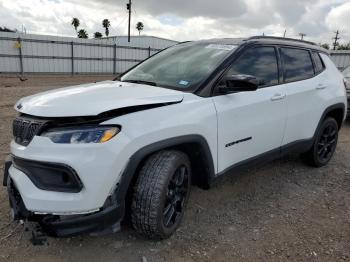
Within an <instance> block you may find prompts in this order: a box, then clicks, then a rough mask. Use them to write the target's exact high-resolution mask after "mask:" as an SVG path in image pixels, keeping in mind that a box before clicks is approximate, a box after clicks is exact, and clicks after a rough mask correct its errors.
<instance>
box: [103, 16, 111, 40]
mask: <svg viewBox="0 0 350 262" xmlns="http://www.w3.org/2000/svg"><path fill="white" fill-rule="evenodd" d="M102 26H103V27H104V28H105V33H106V36H108V35H109V27H110V26H111V22H109V20H108V19H103V21H102Z"/></svg>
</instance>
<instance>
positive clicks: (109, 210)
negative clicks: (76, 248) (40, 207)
mask: <svg viewBox="0 0 350 262" xmlns="http://www.w3.org/2000/svg"><path fill="white" fill-rule="evenodd" d="M123 215H124V207H123V206H120V205H118V204H117V203H114V204H113V205H111V206H109V207H106V208H104V209H102V210H100V211H98V212H96V213H93V214H86V215H78V216H77V215H75V216H71V217H70V216H62V217H64V219H63V220H61V219H60V217H59V216H52V215H46V216H43V217H42V218H41V219H40V220H39V221H38V222H39V224H40V226H41V227H42V228H43V230H44V231H45V232H46V233H47V234H48V235H50V236H54V237H71V236H76V235H80V234H86V233H91V232H101V231H103V230H105V229H106V228H108V227H110V226H112V225H114V224H116V223H119V222H120V221H121V219H122V218H123Z"/></svg>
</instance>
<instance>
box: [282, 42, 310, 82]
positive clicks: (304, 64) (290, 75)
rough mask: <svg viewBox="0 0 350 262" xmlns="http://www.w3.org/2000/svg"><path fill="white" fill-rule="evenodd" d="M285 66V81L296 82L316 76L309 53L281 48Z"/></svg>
mask: <svg viewBox="0 0 350 262" xmlns="http://www.w3.org/2000/svg"><path fill="white" fill-rule="evenodd" d="M281 56H282V59H283V64H284V80H285V81H286V82H294V81H298V80H303V79H307V78H311V77H313V76H314V67H313V64H312V60H311V56H310V53H309V51H307V50H302V49H296V48H281Z"/></svg>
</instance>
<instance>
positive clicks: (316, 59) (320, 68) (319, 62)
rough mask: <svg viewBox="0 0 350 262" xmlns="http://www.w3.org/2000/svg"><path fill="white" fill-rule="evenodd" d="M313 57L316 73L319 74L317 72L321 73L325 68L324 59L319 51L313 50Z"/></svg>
mask: <svg viewBox="0 0 350 262" xmlns="http://www.w3.org/2000/svg"><path fill="white" fill-rule="evenodd" d="M312 57H313V59H314V63H315V73H316V75H317V74H319V73H321V72H322V71H323V70H324V68H325V66H324V64H323V61H322V59H321V57H320V54H319V53H317V52H312Z"/></svg>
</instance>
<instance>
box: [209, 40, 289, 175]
mask: <svg viewBox="0 0 350 262" xmlns="http://www.w3.org/2000/svg"><path fill="white" fill-rule="evenodd" d="M276 54H277V53H276V49H275V47H273V46H257V47H252V48H249V49H247V50H246V51H245V52H244V53H243V54H242V55H241V56H240V57H239V58H238V59H237V60H236V61H235V62H234V63H233V64H232V65H231V67H230V68H229V70H228V71H227V72H226V74H229V75H238V74H245V75H253V76H255V77H256V78H257V79H258V80H259V88H258V90H256V91H249V92H236V93H231V94H222V95H220V94H218V95H217V96H214V97H213V100H214V103H215V107H216V110H217V116H218V172H219V173H221V172H223V171H225V170H226V169H228V168H229V167H231V166H233V165H235V164H237V163H240V162H242V161H244V160H248V159H251V158H254V157H256V156H259V155H261V154H263V153H266V152H269V151H271V150H274V149H276V150H279V147H280V146H281V143H282V140H283V134H284V129H285V124H286V115H287V107H286V99H285V90H284V88H283V85H279V73H278V62H277V61H278V60H277V55H276Z"/></svg>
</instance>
